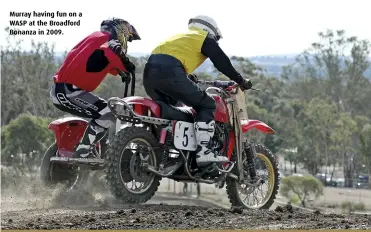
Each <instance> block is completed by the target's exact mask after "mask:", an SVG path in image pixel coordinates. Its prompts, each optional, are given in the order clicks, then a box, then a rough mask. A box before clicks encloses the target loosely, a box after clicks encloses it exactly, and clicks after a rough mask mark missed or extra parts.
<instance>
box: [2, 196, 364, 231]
mask: <svg viewBox="0 0 371 232" xmlns="http://www.w3.org/2000/svg"><path fill="white" fill-rule="evenodd" d="M161 202H166V203H167V204H163V203H161ZM113 203H114V202H105V203H104V202H101V203H100V204H97V205H95V206H89V207H86V206H85V207H84V206H78V205H75V206H74V207H73V208H72V207H71V206H68V207H67V206H64V207H61V206H58V207H53V208H50V209H26V210H18V211H6V212H2V215H1V216H2V217H1V222H2V225H1V229H206V228H207V229H282V228H298V229H340V228H342V229H345V228H351V229H355V228H359V229H370V228H371V216H363V215H362V216H360V215H355V216H348V215H335V214H329V215H323V214H319V213H303V212H299V211H297V210H295V209H294V210H292V208H290V207H278V208H276V210H271V211H241V210H238V209H234V210H226V209H221V208H217V207H215V206H213V205H210V203H205V202H202V201H201V200H197V199H191V200H188V201H185V200H184V199H180V198H177V197H176V196H173V197H171V196H168V197H160V196H155V197H154V198H153V200H151V202H149V203H148V204H144V205H140V206H138V205H137V206H130V205H119V204H113ZM179 204H187V205H179Z"/></svg>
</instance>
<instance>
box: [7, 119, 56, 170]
mask: <svg viewBox="0 0 371 232" xmlns="http://www.w3.org/2000/svg"><path fill="white" fill-rule="evenodd" d="M50 122H51V120H50V119H48V118H43V117H36V116H33V115H31V114H21V115H19V116H18V117H17V118H16V119H14V120H12V121H10V123H9V124H8V125H6V126H4V127H3V128H2V130H1V158H2V165H7V166H13V167H14V168H15V169H16V170H18V171H19V173H24V172H25V171H27V172H32V171H34V168H35V166H38V164H39V162H40V160H41V157H42V155H43V152H44V151H45V150H46V149H47V147H48V146H50V144H51V143H52V142H53V133H52V132H51V131H50V130H49V129H48V124H49V123H50Z"/></svg>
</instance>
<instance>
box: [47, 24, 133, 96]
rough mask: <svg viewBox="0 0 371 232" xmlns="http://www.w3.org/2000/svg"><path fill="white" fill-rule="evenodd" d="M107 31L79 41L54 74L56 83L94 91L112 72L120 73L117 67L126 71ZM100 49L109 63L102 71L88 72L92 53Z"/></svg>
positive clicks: (113, 73)
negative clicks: (110, 41) (111, 45)
mask: <svg viewBox="0 0 371 232" xmlns="http://www.w3.org/2000/svg"><path fill="white" fill-rule="evenodd" d="M109 38H110V34H109V33H107V32H101V31H98V32H94V33H92V34H90V35H88V36H87V37H86V38H84V39H83V40H82V41H81V42H80V43H78V44H77V45H76V46H75V47H74V48H73V49H72V50H71V51H70V52H69V53H68V54H67V57H66V59H65V60H64V62H63V64H62V66H61V67H60V69H59V70H58V72H57V73H56V74H55V75H54V77H53V79H54V82H55V83H68V84H72V85H75V86H77V87H78V88H80V89H83V90H86V91H89V92H91V91H94V90H95V89H96V88H97V87H98V86H99V84H100V83H101V82H102V81H103V79H104V78H105V76H106V75H107V74H108V73H110V74H112V75H114V76H116V75H117V74H118V72H117V70H116V69H119V70H121V71H123V72H125V71H126V69H125V67H124V65H123V64H122V62H121V59H120V57H119V56H118V55H116V54H115V53H114V52H113V51H112V50H111V49H110V48H108V41H109ZM97 49H100V50H102V51H103V52H104V55H105V56H106V57H107V59H108V62H109V63H108V65H107V66H106V67H105V68H104V69H103V70H102V71H100V72H87V71H86V65H87V62H88V59H89V57H90V56H91V55H92V53H93V52H94V51H95V50H97Z"/></svg>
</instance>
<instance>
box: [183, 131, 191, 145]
mask: <svg viewBox="0 0 371 232" xmlns="http://www.w3.org/2000/svg"><path fill="white" fill-rule="evenodd" d="M188 129H189V127H184V132H183V138H185V140H183V142H182V144H183V146H184V147H187V146H188V135H187V134H186V132H187V130H188Z"/></svg>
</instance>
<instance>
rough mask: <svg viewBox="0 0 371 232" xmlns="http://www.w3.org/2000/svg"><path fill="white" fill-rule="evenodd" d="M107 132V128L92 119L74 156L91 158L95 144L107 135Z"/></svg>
mask: <svg viewBox="0 0 371 232" xmlns="http://www.w3.org/2000/svg"><path fill="white" fill-rule="evenodd" d="M106 132H107V129H106V128H103V127H101V126H99V125H97V124H96V123H95V122H94V121H91V122H90V123H89V124H88V126H87V127H86V130H85V132H84V135H83V136H82V138H81V140H80V143H79V144H78V145H77V146H76V150H75V153H74V158H89V156H91V155H92V154H93V153H92V150H93V148H94V146H95V145H96V144H97V143H98V142H99V141H100V140H101V139H102V138H103V137H104V136H105V135H106Z"/></svg>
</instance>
